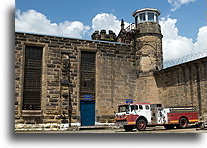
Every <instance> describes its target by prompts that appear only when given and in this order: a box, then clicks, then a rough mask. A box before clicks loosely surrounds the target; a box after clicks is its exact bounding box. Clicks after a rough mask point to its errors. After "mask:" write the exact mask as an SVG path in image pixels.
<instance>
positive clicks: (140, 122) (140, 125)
mask: <svg viewBox="0 0 207 148" xmlns="http://www.w3.org/2000/svg"><path fill="white" fill-rule="evenodd" d="M136 126H137V130H138V131H144V130H145V129H146V126H147V122H146V121H145V120H144V119H139V120H138V121H137V125H136Z"/></svg>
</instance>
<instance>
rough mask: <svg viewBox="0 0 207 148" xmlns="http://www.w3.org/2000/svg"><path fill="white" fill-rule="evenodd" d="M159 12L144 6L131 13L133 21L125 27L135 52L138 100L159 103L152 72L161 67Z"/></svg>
mask: <svg viewBox="0 0 207 148" xmlns="http://www.w3.org/2000/svg"><path fill="white" fill-rule="evenodd" d="M159 15H160V12H159V11H158V10H157V9H153V8H144V9H139V10H136V11H134V12H133V13H132V16H133V17H134V18H135V23H134V24H131V26H130V27H128V28H126V32H128V33H129V34H131V36H132V39H133V41H132V42H131V43H132V44H134V49H135V52H136V55H135V57H136V63H137V64H136V65H137V66H136V67H137V92H138V93H137V94H138V96H137V97H138V102H150V103H161V100H160V99H159V97H158V87H157V84H156V80H155V77H154V72H155V71H157V70H160V69H162V67H163V53H162V37H163V36H162V34H161V28H160V25H159V22H158V16H159Z"/></svg>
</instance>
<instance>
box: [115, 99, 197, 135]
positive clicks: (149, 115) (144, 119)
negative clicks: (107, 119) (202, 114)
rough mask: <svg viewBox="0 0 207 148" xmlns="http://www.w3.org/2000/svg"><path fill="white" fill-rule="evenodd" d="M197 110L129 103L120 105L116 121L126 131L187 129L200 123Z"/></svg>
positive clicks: (187, 107)
mask: <svg viewBox="0 0 207 148" xmlns="http://www.w3.org/2000/svg"><path fill="white" fill-rule="evenodd" d="M195 109H196V108H195V107H193V106H185V107H184V106H179V107H168V108H163V107H162V105H161V104H150V103H127V104H121V105H118V112H117V113H115V120H116V124H117V125H119V126H120V125H121V126H124V129H125V130H126V131H132V130H133V129H134V128H137V130H139V131H143V130H145V129H146V127H147V126H164V127H165V128H166V129H170V128H174V127H175V126H176V127H177V128H186V127H187V126H188V124H189V123H196V122H198V112H197V111H196V110H195Z"/></svg>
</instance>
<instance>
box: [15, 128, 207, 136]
mask: <svg viewBox="0 0 207 148" xmlns="http://www.w3.org/2000/svg"><path fill="white" fill-rule="evenodd" d="M18 133H115V134H144V133H207V129H199V128H186V129H176V128H175V129H170V130H169V129H168V130H166V129H164V128H163V127H148V128H147V129H146V130H145V131H137V130H136V129H134V130H133V131H132V132H126V131H125V130H124V129H122V128H120V129H119V128H83V129H81V128H80V129H78V130H77V129H76V130H70V131H29V132H18Z"/></svg>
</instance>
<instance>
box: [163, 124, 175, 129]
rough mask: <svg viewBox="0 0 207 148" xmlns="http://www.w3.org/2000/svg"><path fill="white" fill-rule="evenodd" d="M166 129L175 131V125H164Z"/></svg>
mask: <svg viewBox="0 0 207 148" xmlns="http://www.w3.org/2000/svg"><path fill="white" fill-rule="evenodd" d="M164 127H165V129H174V127H175V125H173V124H166V125H164Z"/></svg>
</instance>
